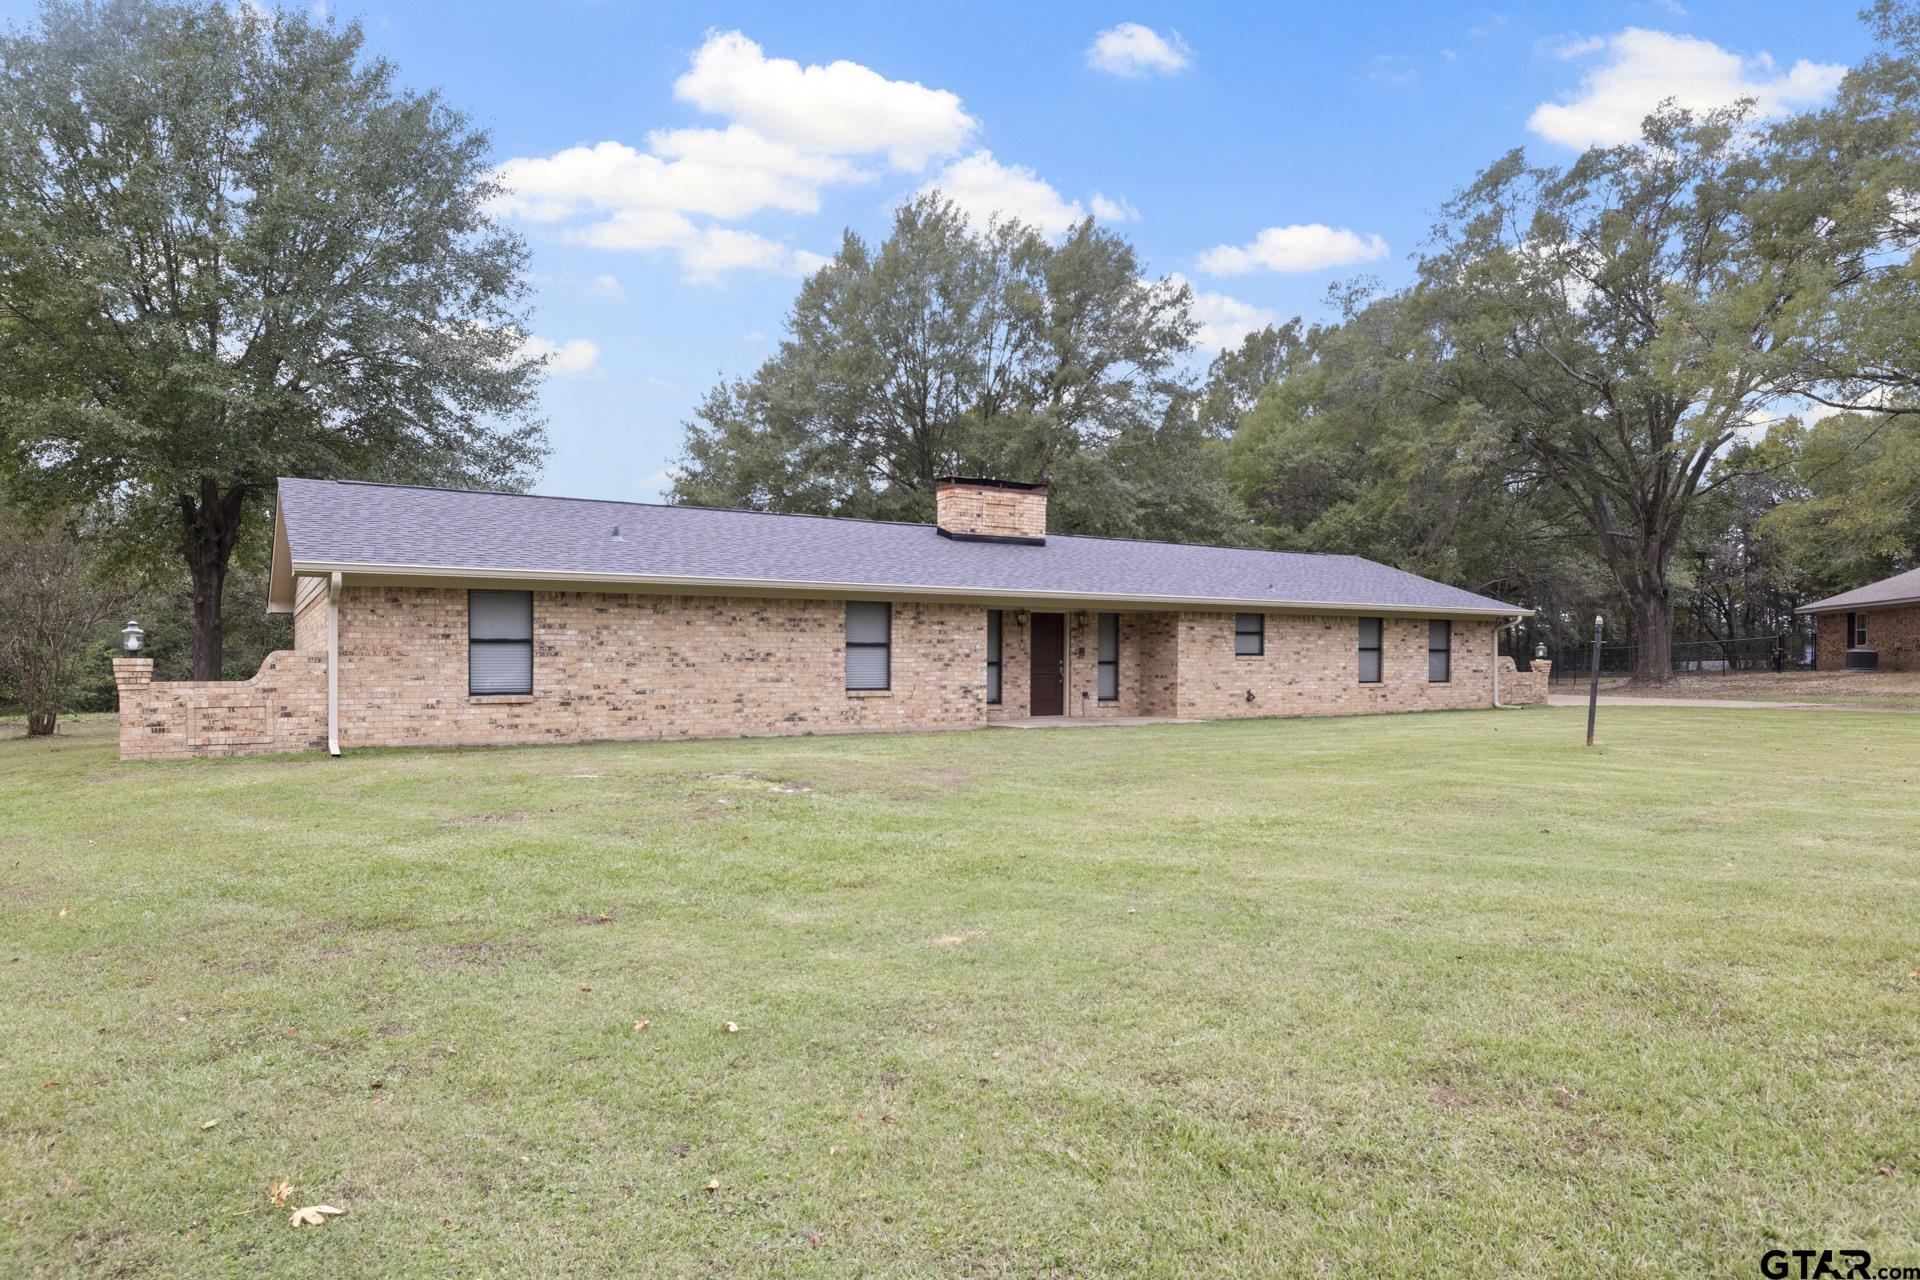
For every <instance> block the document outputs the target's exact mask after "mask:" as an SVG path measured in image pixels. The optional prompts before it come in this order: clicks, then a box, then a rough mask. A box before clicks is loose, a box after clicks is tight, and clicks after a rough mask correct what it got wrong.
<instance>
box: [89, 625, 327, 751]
mask: <svg viewBox="0 0 1920 1280" xmlns="http://www.w3.org/2000/svg"><path fill="white" fill-rule="evenodd" d="M113 678H114V683H115V684H116V685H118V686H119V691H120V758H121V759H122V760H177V759H184V758H186V757H189V756H252V755H264V754H267V753H269V752H275V751H305V750H309V749H311V748H315V747H318V748H321V749H325V747H326V745H327V655H326V651H325V650H324V649H323V650H321V651H320V652H318V653H313V652H305V651H292V650H283V651H281V652H279V653H270V654H268V655H267V656H266V660H265V661H263V662H262V663H261V664H260V670H259V671H258V672H257V673H256V674H255V675H254V676H253V677H252V678H251V679H248V680H170V681H161V682H158V683H156V682H155V681H154V679H153V660H152V659H151V658H115V659H114V660H113Z"/></svg>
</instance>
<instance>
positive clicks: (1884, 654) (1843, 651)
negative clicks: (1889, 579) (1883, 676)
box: [1813, 605, 1920, 671]
mask: <svg viewBox="0 0 1920 1280" xmlns="http://www.w3.org/2000/svg"><path fill="white" fill-rule="evenodd" d="M1859 612H1861V613H1864V614H1866V615H1867V647H1868V648H1869V649H1877V650H1879V652H1880V670H1882V671H1920V605H1902V606H1900V607H1898V608H1893V609H1862V610H1860V611H1859ZM1813 665H1814V667H1815V668H1816V669H1818V670H1820V671H1841V670H1844V669H1845V668H1846V665H1847V615H1846V614H1844V613H1823V614H1820V615H1819V621H1818V627H1817V629H1816V630H1815V632H1814V637H1813Z"/></svg>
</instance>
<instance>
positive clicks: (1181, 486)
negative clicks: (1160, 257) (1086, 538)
mask: <svg viewBox="0 0 1920 1280" xmlns="http://www.w3.org/2000/svg"><path fill="white" fill-rule="evenodd" d="M1190 302H1191V296H1190V293H1189V291H1188V290H1187V289H1186V287H1185V286H1183V285H1178V284H1176V283H1174V282H1171V281H1167V280H1162V281H1159V282H1157V283H1146V282H1143V281H1142V280H1141V278H1140V267H1139V262H1138V260H1137V259H1136V257H1135V255H1134V252H1133V249H1132V247H1131V246H1130V245H1128V244H1127V242H1126V241H1125V240H1124V239H1122V238H1120V237H1119V236H1116V235H1114V234H1113V233H1111V232H1108V231H1105V230H1102V229H1100V228H1099V227H1097V226H1095V225H1094V223H1093V222H1092V221H1091V220H1088V221H1087V222H1084V223H1082V224H1081V225H1080V226H1078V227H1076V228H1074V229H1073V230H1072V231H1070V232H1069V233H1068V234H1067V235H1066V236H1065V237H1064V239H1062V240H1061V242H1060V243H1059V244H1052V243H1050V242H1049V241H1047V240H1046V239H1045V238H1044V237H1042V236H1041V235H1040V234H1039V233H1037V232H1036V231H1034V230H1032V229H1031V228H1029V227H1026V226H1023V225H1021V224H1020V223H1017V222H995V223H993V224H991V225H989V226H987V227H986V228H984V229H980V228H975V227H972V226H970V225H969V224H968V223H967V221H966V219H965V218H964V216H963V215H961V214H960V212H959V211H958V210H957V209H955V208H954V207H953V205H952V204H950V203H948V202H946V201H944V200H942V199H941V198H940V197H939V196H938V195H937V194H933V195H927V196H923V197H921V198H919V199H917V200H914V201H913V202H911V203H909V204H907V205H905V206H904V207H902V208H901V209H900V210H899V211H898V212H897V214H896V216H895V219H894V224H893V229H892V232H891V234H889V235H888V237H887V239H886V240H885V241H884V242H883V243H882V244H880V245H879V246H877V247H874V246H870V245H868V244H867V243H866V242H865V241H864V240H862V239H861V238H860V237H858V236H856V235H853V234H852V233H848V235H847V236H846V238H845V240H844V241H843V243H842V245H841V248H840V252H839V253H838V255H836V256H835V258H834V260H833V262H832V263H830V264H829V265H828V266H826V267H825V268H823V269H822V270H820V271H819V272H817V273H816V274H815V275H814V276H812V277H811V278H810V279H808V280H807V281H806V282H805V284H804V285H802V287H801V291H800V296H799V298H798V300H797V301H796V302H795V304H794V309H793V313H792V315H791V317H790V318H789V323H788V328H789V335H788V337H787V339H786V340H785V341H784V342H782V343H781V346H780V350H779V352H778V354H776V355H775V356H774V357H773V358H772V359H770V360H768V361H767V362H766V363H765V364H764V365H763V366H762V367H761V368H760V369H759V371H758V372H756V373H755V374H754V375H753V377H751V378H748V379H743V380H739V381H736V382H732V383H726V384H722V385H720V386H717V387H715V388H713V390H712V391H711V392H709V394H708V396H707V398H706V400H705V401H704V402H703V403H702V405H701V407H700V408H699V410H698V411H697V413H696V420H695V421H693V422H690V423H688V424H687V437H686V451H685V456H684V458H683V460H682V474H681V476H680V477H679V479H678V480H677V481H676V482H675V485H674V489H673V497H674V500H675V501H678V502H687V503H695V504H700V505H708V506H744V507H755V508H762V509H767V510H775V511H811V512H821V513H833V514H838V515H850V516H867V517H875V518H881V519H896V520H927V519H931V518H932V515H933V481H934V480H935V479H936V478H937V477H939V476H941V475H947V474H971V475H990V476H996V477H1000V478H1004V479H1039V478H1043V477H1053V478H1055V479H1058V480H1060V481H1061V483H1060V484H1059V486H1058V493H1059V498H1060V501H1059V503H1058V505H1057V506H1056V507H1055V508H1054V510H1053V513H1052V514H1053V524H1054V526H1055V528H1056V529H1058V530H1061V531H1066V532H1089V533H1118V534H1134V533H1151V534H1155V535H1157V536H1171V535H1172V533H1173V532H1174V531H1176V530H1178V531H1183V532H1189V533H1199V534H1201V535H1203V536H1207V537H1213V538H1227V537H1231V536H1234V534H1235V533H1236V532H1237V531H1238V524H1239V522H1238V519H1237V513H1236V512H1235V511H1234V509H1233V504H1232V502H1231V499H1230V498H1229V496H1228V494H1227V491H1226V488H1225V485H1224V482H1223V481H1222V479H1221V477H1220V472H1219V465H1218V461H1219V459H1218V451H1217V450H1214V449H1210V448H1208V447H1207V437H1206V432H1205V431H1204V430H1203V429H1201V428H1200V426H1199V425H1198V421H1197V409H1196V406H1195V403H1194V397H1193V392H1192V390H1191V388H1189V387H1188V386H1186V385H1185V383H1184V382H1183V381H1182V378H1181V366H1180V362H1181V361H1182V360H1183V359H1184V358H1185V357H1186V355H1187V353H1188V351H1189V349H1190V346H1191V342H1192V335H1193V332H1194V328H1195V325H1194V321H1193V319H1192V317H1191V315H1190V313H1189V309H1190Z"/></svg>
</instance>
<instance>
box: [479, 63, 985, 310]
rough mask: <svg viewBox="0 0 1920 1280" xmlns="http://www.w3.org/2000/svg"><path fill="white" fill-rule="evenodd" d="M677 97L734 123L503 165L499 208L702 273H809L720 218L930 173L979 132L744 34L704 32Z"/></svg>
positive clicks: (841, 67) (843, 67) (807, 205)
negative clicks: (889, 175) (657, 253)
mask: <svg viewBox="0 0 1920 1280" xmlns="http://www.w3.org/2000/svg"><path fill="white" fill-rule="evenodd" d="M674 93H675V96H677V97H679V98H680V99H682V100H683V101H686V102H691V103H693V104H694V105H695V106H698V107H700V108H701V109H702V110H705V111H708V112H710V113H713V114H715V115H718V116H722V117H724V118H725V119H726V123H725V124H724V125H723V126H722V127H717V128H677V129H657V130H654V131H653V132H651V133H649V134H648V135H647V141H646V150H644V151H642V150H640V149H638V148H636V147H633V146H631V145H629V144H627V143H624V142H619V141H613V140H607V141H601V142H598V143H594V144H592V145H579V146H573V147H568V148H565V149H564V150H561V151H557V152H555V153H553V154H552V155H548V156H529V157H516V158H514V159H511V160H508V161H507V162H506V163H504V164H502V165H501V166H500V167H499V169H498V171H497V173H498V176H499V178H500V180H501V182H502V184H503V185H504V186H505V187H506V188H507V191H506V193H505V194H503V195H502V196H501V197H500V198H499V199H498V200H496V201H495V208H496V210H497V211H498V212H500V213H502V214H506V215H509V216H513V217H518V218H521V219H524V220H526V221H529V222H536V223H552V224H563V226H564V231H563V234H564V235H565V236H566V238H568V239H572V240H575V241H578V242H580V243H584V244H591V245H597V246H600V247H603V248H619V249H640V250H665V251H670V252H673V253H676V254H678V255H679V257H680V259H681V263H682V265H683V266H684V267H685V268H686V269H687V271H688V273H689V274H690V275H693V276H697V277H703V278H704V277H708V276H711V275H714V274H717V273H719V272H722V271H730V270H740V269H754V270H773V271H799V270H810V269H812V268H813V267H816V266H817V265H818V264H819V262H820V261H821V259H819V257H818V255H815V254H808V253H796V252H794V251H792V250H787V249H784V248H783V247H781V246H780V245H779V244H778V242H777V241H773V240H770V239H767V238H766V237H764V236H759V235H756V234H754V233H750V232H744V231H738V230H735V229H732V228H728V227H722V226H715V225H712V222H734V221H738V220H739V219H741V218H745V217H748V216H750V215H752V214H755V213H760V212H763V211H766V210H778V211H781V212H785V213H803V214H804V213H814V212H817V211H818V210H819V208H820V200H821V192H822V191H823V189H825V188H827V187H830V186H835V185H842V184H848V183H858V182H868V181H871V180H873V179H874V178H875V177H877V176H878V172H879V170H878V169H876V168H875V166H876V165H878V166H880V167H881V168H885V167H891V168H893V169H896V170H904V171H918V170H921V169H924V168H925V167H926V166H927V164H929V163H930V162H931V161H933V160H935V159H938V158H941V157H944V156H950V155H953V154H954V153H956V152H958V151H959V150H960V149H961V147H962V146H963V145H964V144H965V143H966V141H967V139H968V138H969V137H970V136H971V135H972V134H973V132H974V130H975V129H976V128H977V127H978V126H977V122H976V121H975V120H974V119H973V117H972V116H970V115H968V114H967V113H966V111H965V110H964V109H963V108H962V107H961V103H960V99H959V97H958V96H956V95H955V94H952V93H949V92H947V91H945V90H940V89H929V88H927V87H925V86H924V85H920V84H915V83H912V82H910V81H905V80H889V79H887V78H886V77H884V76H882V75H880V74H879V73H878V72H876V71H873V70H871V69H870V68H867V67H863V66H861V65H859V64H858V63H853V62H845V61H841V62H833V63H829V64H826V65H825V66H804V67H803V66H801V65H800V64H799V63H797V62H794V61H792V60H791V59H786V58H769V57H767V56H766V54H765V53H764V52H763V51H762V50H761V48H760V46H759V45H757V44H755V43H754V42H753V41H752V40H749V39H748V38H747V37H746V36H744V35H742V34H740V33H739V32H737V31H724V32H712V33H709V35H708V36H707V39H706V42H705V43H704V44H703V45H701V47H700V48H699V50H697V51H696V52H695V53H694V55H693V58H692V61H691V64H690V66H689V67H688V70H687V72H686V73H685V74H684V75H682V76H681V77H680V79H679V80H678V81H676V82H675V84H674ZM696 218H698V219H708V220H712V222H708V223H706V224H704V225H703V224H701V223H697V222H696V221H695V219H696Z"/></svg>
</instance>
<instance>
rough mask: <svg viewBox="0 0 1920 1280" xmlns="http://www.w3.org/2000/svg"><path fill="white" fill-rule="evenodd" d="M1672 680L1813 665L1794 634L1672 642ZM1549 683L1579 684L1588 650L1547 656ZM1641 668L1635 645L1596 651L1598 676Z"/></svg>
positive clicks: (1589, 654)
mask: <svg viewBox="0 0 1920 1280" xmlns="http://www.w3.org/2000/svg"><path fill="white" fill-rule="evenodd" d="M1672 653H1673V670H1674V674H1675V675H1732V674H1734V673H1735V672H1742V671H1797V670H1800V669H1802V668H1804V667H1806V666H1808V665H1810V664H1811V663H1812V660H1813V658H1812V654H1811V653H1809V652H1807V651H1806V648H1805V646H1804V644H1803V642H1802V641H1801V640H1800V638H1799V637H1797V636H1794V635H1773V636H1737V637H1734V638H1732V639H1727V640H1677V641H1675V642H1674V645H1673V650H1672ZM1552 658H1553V678H1554V679H1555V680H1556V681H1558V680H1584V679H1586V678H1587V674H1588V673H1589V672H1590V671H1591V670H1592V669H1593V666H1592V664H1593V647H1592V646H1591V645H1583V646H1580V647H1577V648H1566V649H1560V650H1558V651H1556V652H1554V653H1553V654H1552ZM1639 669H1640V646H1639V645H1637V644H1622V645H1602V646H1600V674H1601V675H1603V676H1614V677H1619V676H1630V675H1632V674H1633V673H1634V672H1636V671H1638V670H1639Z"/></svg>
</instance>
